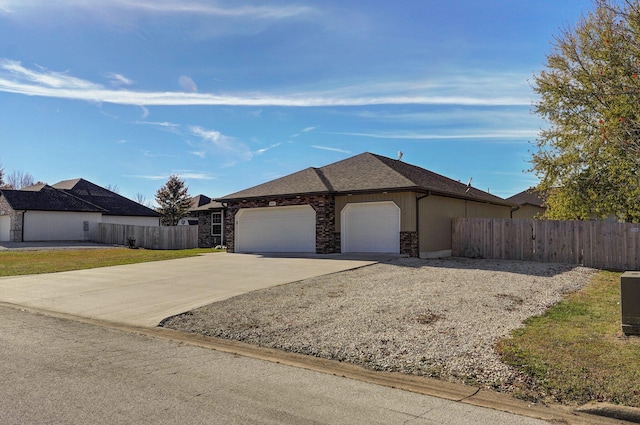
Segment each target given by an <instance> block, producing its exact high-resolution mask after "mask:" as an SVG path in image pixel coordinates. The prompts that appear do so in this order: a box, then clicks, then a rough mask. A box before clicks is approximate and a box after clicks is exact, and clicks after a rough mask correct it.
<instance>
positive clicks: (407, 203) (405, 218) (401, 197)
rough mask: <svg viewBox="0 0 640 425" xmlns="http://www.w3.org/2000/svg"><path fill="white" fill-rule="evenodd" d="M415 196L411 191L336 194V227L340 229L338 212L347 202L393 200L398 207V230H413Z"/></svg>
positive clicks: (414, 229)
mask: <svg viewBox="0 0 640 425" xmlns="http://www.w3.org/2000/svg"><path fill="white" fill-rule="evenodd" d="M416 196H417V195H416V194H415V193H413V192H398V193H374V194H365V195H350V196H346V195H345V196H336V229H337V230H338V231H339V229H340V225H341V221H340V212H341V211H342V209H343V208H344V207H345V206H346V205H347V204H348V203H356V202H380V201H393V202H395V203H396V205H397V206H398V207H399V208H400V231H401V232H415V231H416V219H415V216H416Z"/></svg>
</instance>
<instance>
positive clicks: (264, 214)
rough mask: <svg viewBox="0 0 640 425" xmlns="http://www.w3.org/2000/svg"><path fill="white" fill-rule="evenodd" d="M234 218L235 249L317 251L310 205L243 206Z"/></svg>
mask: <svg viewBox="0 0 640 425" xmlns="http://www.w3.org/2000/svg"><path fill="white" fill-rule="evenodd" d="M235 221H236V222H235V252H312V253H315V252H316V212H315V210H314V209H313V208H312V207H311V205H296V206H287V207H266V208H243V209H240V210H239V211H238V212H237V214H236V218H235Z"/></svg>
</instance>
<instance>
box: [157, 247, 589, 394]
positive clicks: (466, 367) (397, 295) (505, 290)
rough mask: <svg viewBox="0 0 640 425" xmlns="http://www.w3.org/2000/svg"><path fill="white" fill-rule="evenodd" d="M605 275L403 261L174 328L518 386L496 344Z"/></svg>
mask: <svg viewBox="0 0 640 425" xmlns="http://www.w3.org/2000/svg"><path fill="white" fill-rule="evenodd" d="M593 273H595V270H593V269H589V268H585V267H573V266H567V265H561V264H544V263H531V262H517V261H496V260H475V259H461V258H450V259H443V260H420V259H416V258H399V259H394V260H391V261H388V262H384V263H378V264H374V265H372V266H367V267H363V268H360V269H356V270H350V271H346V272H342V273H336V274H331V275H326V276H321V277H317V278H314V279H309V280H305V281H301V282H295V283H291V284H287V285H282V286H278V287H273V288H269V289H265V290H261V291H256V292H252V293H249V294H245V295H241V296H237V297H234V298H231V299H228V300H225V301H221V302H217V303H214V304H211V305H209V306H206V307H202V308H200V309H197V310H194V311H191V312H188V313H185V314H182V315H178V316H174V317H171V318H168V319H166V320H165V321H163V323H162V324H161V325H162V326H164V327H167V328H172V329H177V330H180V331H186V332H193V333H200V334H204V335H209V336H215V337H219V338H228V339H234V340H238V341H244V342H247V343H251V344H256V345H260V346H265V347H271V348H277V349H281V350H286V351H292V352H296V353H302V354H307V355H312V356H318V357H323V358H328V359H334V360H340V361H345V362H351V363H356V364H360V365H363V366H365V367H367V368H371V369H375V370H385V371H398V372H403V373H410V374H416V375H427V376H434V377H439V378H442V379H447V380H450V381H454V382H468V383H475V384H479V385H483V386H487V387H493V388H496V389H503V390H508V388H509V387H510V386H511V384H512V383H513V382H514V380H517V379H519V376H518V374H517V373H516V371H515V370H513V369H512V368H510V367H509V366H506V365H505V364H503V363H502V362H501V361H500V359H499V357H498V356H497V354H496V353H495V350H494V345H495V342H496V341H497V340H498V339H499V338H502V337H504V336H507V335H508V334H509V332H510V331H511V330H513V329H515V328H517V327H519V326H521V325H522V321H523V320H524V319H526V318H527V317H530V316H533V315H537V314H541V313H542V312H544V310H545V309H546V308H547V307H549V306H550V305H552V304H554V303H556V302H558V301H559V300H560V299H561V298H562V296H563V294H565V293H567V292H571V291H576V290H578V289H580V288H582V287H583V286H584V285H585V284H586V283H587V282H588V281H589V279H590V278H591V276H592V275H593Z"/></svg>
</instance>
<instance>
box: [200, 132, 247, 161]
mask: <svg viewBox="0 0 640 425" xmlns="http://www.w3.org/2000/svg"><path fill="white" fill-rule="evenodd" d="M188 130H189V133H190V134H192V135H193V136H196V137H198V138H200V140H199V141H198V142H193V143H192V144H194V145H196V146H197V148H198V149H197V150H195V151H192V152H191V153H192V154H194V155H197V156H199V157H200V158H204V157H206V156H207V155H209V154H214V155H216V158H217V159H218V161H219V163H220V164H221V165H226V166H230V165H233V164H235V163H237V162H238V161H249V160H251V158H252V157H253V153H252V152H251V150H250V149H249V148H248V147H247V146H246V145H245V144H244V143H242V142H240V141H238V140H236V139H235V138H233V137H229V136H226V135H224V134H222V133H221V132H219V131H217V130H209V129H205V128H203V127H198V126H190V127H189V129H188Z"/></svg>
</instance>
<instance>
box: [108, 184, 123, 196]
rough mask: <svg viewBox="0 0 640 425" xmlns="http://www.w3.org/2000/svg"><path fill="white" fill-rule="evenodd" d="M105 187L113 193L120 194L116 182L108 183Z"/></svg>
mask: <svg viewBox="0 0 640 425" xmlns="http://www.w3.org/2000/svg"><path fill="white" fill-rule="evenodd" d="M105 189H107V190H110V191H111V192H113V193H117V194H120V188H119V187H118V185H117V184H108V185H107V186H106V187H105Z"/></svg>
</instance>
